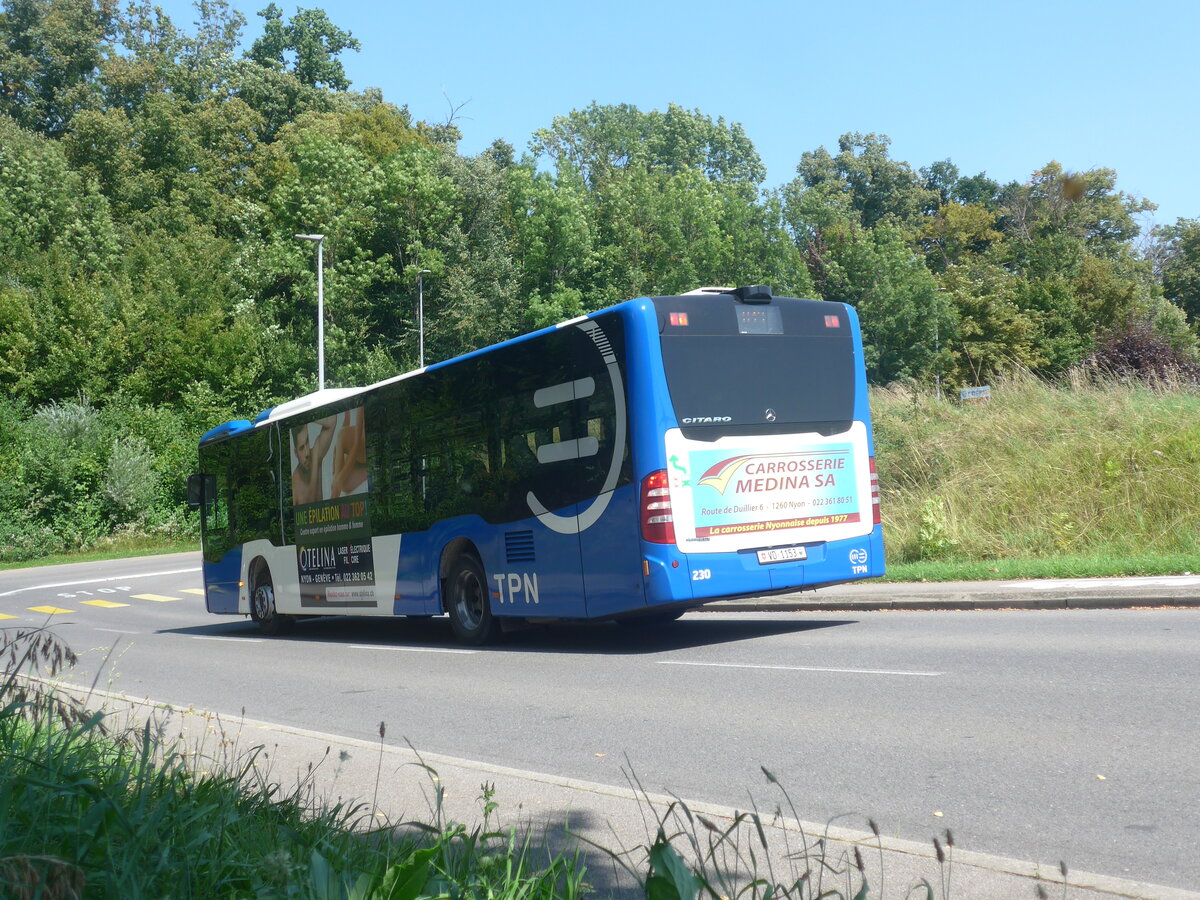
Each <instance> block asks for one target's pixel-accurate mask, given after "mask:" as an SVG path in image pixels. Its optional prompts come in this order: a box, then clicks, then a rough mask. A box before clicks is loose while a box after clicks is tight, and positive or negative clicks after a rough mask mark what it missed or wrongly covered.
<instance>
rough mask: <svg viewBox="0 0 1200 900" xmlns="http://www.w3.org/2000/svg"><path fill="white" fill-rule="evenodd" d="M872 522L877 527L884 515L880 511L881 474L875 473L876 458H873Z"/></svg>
mask: <svg viewBox="0 0 1200 900" xmlns="http://www.w3.org/2000/svg"><path fill="white" fill-rule="evenodd" d="M869 462H870V463H871V521H872V522H874V523H875V524H876V525H878V524H880V523H881V522H883V515H882V514H881V513H880V511H879V474H878V473H877V472H876V471H875V457H873V456H872V457H871V458H870V460H869Z"/></svg>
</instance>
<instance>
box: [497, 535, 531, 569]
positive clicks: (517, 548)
mask: <svg viewBox="0 0 1200 900" xmlns="http://www.w3.org/2000/svg"><path fill="white" fill-rule="evenodd" d="M504 552H505V555H506V556H507V557H508V561H509V562H510V563H518V562H533V532H532V531H506V532H504Z"/></svg>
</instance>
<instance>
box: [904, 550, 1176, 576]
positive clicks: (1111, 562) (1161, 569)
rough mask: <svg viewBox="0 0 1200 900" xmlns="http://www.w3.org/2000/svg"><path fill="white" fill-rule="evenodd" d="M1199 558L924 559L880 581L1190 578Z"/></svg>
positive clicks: (1170, 555) (1090, 556)
mask: <svg viewBox="0 0 1200 900" xmlns="http://www.w3.org/2000/svg"><path fill="white" fill-rule="evenodd" d="M1196 571H1200V557H1198V556H1196V555H1193V554H1191V553H1168V554H1161V555H1155V554H1149V553H1148V554H1146V555H1144V556H1109V555H1108V554H1104V553H1097V554H1091V555H1080V556H1056V557H1051V558H1049V559H985V560H969V561H963V562H950V561H942V560H927V561H921V562H911V563H893V564H891V565H889V566H888V570H887V576H886V577H885V578H884V579H883V580H884V581H892V582H919V581H1012V580H1024V579H1030V578H1115V577H1123V576H1138V575H1142V576H1148V575H1191V574H1193V573H1195V572H1196Z"/></svg>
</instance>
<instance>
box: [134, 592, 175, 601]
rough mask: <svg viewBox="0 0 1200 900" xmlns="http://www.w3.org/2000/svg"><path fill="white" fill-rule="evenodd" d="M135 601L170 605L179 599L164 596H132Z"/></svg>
mask: <svg viewBox="0 0 1200 900" xmlns="http://www.w3.org/2000/svg"><path fill="white" fill-rule="evenodd" d="M131 596H132V597H133V599H134V600H153V601H154V602H155V603H170V602H171V601H172V600H178V599H179V598H178V597H164V596H163V595H162V594H132V595H131Z"/></svg>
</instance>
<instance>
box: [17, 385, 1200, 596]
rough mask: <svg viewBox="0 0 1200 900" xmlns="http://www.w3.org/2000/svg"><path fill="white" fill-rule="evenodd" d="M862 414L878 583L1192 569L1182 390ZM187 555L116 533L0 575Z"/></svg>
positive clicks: (1048, 393)
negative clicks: (877, 520) (879, 513)
mask: <svg viewBox="0 0 1200 900" xmlns="http://www.w3.org/2000/svg"><path fill="white" fill-rule="evenodd" d="M871 405H872V409H873V410H874V417H875V437H876V459H877V462H878V466H879V483H880V491H881V494H882V504H883V517H884V540H885V546H886V549H887V555H888V577H889V578H890V579H891V580H895V581H920V580H928V581H948V580H957V579H964V580H973V579H990V578H1054V577H1082V576H1103V575H1164V574H1180V573H1183V572H1192V571H1200V391H1197V390H1196V388H1195V387H1185V386H1175V385H1158V386H1154V385H1145V384H1126V383H1120V382H1115V381H1107V382H1101V383H1093V382H1091V381H1087V380H1084V379H1079V378H1077V379H1075V380H1074V381H1065V382H1061V383H1058V384H1047V383H1046V382H1043V381H1039V380H1038V379H1035V378H1032V377H1030V376H1016V377H1011V378H1007V379H1004V380H1003V381H1000V382H998V383H996V384H995V385H993V386H992V398H991V400H989V401H987V402H982V403H975V404H967V405H964V404H961V403H959V402H958V401H957V400H955V399H950V398H949V397H944V398H943V399H941V400H938V399H935V398H934V397H933V396H932V395H931V394H929V393H913V392H910V391H905V390H889V389H885V388H876V389H872V392H871ZM194 546H195V545H194V544H193V543H188V542H187V541H184V540H182V539H177V540H173V541H172V540H162V539H155V538H150V537H137V536H136V535H130V534H125V535H124V536H122V537H120V538H112V539H107V540H106V541H103V542H101V543H100V544H99V545H96V546H93V547H92V548H90V550H89V551H86V552H81V553H74V554H67V555H59V556H54V557H50V558H42V559H37V560H31V561H28V562H7V561H5V562H0V568H7V567H13V566H20V565H47V564H52V563H59V562H79V561H85V560H94V559H105V558H113V557H120V556H132V555H138V554H150V553H165V552H176V551H181V550H188V549H194ZM0 555H2V554H0Z"/></svg>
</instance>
